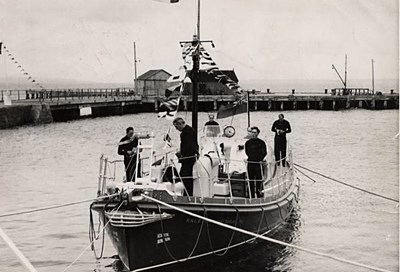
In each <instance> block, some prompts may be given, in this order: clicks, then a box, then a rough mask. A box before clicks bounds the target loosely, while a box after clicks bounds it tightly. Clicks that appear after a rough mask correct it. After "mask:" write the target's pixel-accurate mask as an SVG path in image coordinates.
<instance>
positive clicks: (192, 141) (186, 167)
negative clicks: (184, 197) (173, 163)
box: [172, 117, 199, 196]
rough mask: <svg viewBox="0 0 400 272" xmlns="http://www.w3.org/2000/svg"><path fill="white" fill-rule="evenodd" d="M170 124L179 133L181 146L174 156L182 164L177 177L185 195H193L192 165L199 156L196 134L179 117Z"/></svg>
mask: <svg viewBox="0 0 400 272" xmlns="http://www.w3.org/2000/svg"><path fill="white" fill-rule="evenodd" d="M172 124H173V125H174V126H175V128H176V129H177V130H179V131H180V132H181V146H180V150H179V152H177V153H176V155H177V156H178V158H179V162H180V163H181V164H182V166H181V170H180V172H179V175H180V177H181V179H182V181H183V184H184V185H185V188H186V191H187V194H188V195H189V196H191V195H193V165H194V163H195V162H196V158H197V156H198V155H199V151H198V150H199V145H198V143H197V137H196V133H195V131H194V130H193V128H192V127H190V126H188V125H187V124H186V123H185V120H183V119H182V118H181V117H178V118H176V119H175V120H174V121H173V122H172Z"/></svg>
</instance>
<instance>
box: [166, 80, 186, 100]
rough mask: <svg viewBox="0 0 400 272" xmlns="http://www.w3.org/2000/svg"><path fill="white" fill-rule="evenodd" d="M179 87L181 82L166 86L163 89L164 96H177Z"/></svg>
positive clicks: (179, 91) (179, 90)
mask: <svg viewBox="0 0 400 272" xmlns="http://www.w3.org/2000/svg"><path fill="white" fill-rule="evenodd" d="M181 87H182V83H181V84H179V85H174V86H171V87H169V88H167V89H166V90H165V97H167V98H169V97H171V98H172V97H176V96H179V95H180V94H181Z"/></svg>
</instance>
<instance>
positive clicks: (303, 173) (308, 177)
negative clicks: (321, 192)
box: [295, 167, 317, 183]
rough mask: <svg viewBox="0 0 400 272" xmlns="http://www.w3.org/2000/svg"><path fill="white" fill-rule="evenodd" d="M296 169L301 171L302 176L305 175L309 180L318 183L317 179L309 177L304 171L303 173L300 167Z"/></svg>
mask: <svg viewBox="0 0 400 272" xmlns="http://www.w3.org/2000/svg"><path fill="white" fill-rule="evenodd" d="M295 169H296V171H299V172H300V173H301V174H303V175H304V176H305V177H306V178H308V179H310V180H312V181H314V183H315V182H317V181H316V180H315V179H313V178H312V177H310V176H309V175H307V174H306V173H304V172H303V171H301V170H300V169H299V168H298V167H295Z"/></svg>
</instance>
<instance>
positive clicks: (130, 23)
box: [0, 0, 399, 86]
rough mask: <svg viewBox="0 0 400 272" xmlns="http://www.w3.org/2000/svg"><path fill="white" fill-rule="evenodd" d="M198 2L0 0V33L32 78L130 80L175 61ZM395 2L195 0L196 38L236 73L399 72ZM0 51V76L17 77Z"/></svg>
mask: <svg viewBox="0 0 400 272" xmlns="http://www.w3.org/2000/svg"><path fill="white" fill-rule="evenodd" d="M196 7H197V1H196V0H180V2H179V3H176V4H167V3H162V2H161V1H160V0H158V1H155V0H118V1H115V0H114V1H112V0H85V1H82V0H68V1H66V0H18V1H13V0H0V41H2V42H3V44H4V45H6V47H7V49H8V50H9V52H10V53H11V54H12V56H13V57H14V58H15V60H17V61H18V65H21V67H22V68H23V69H24V71H26V72H28V73H29V75H30V76H32V78H35V79H36V80H37V81H39V82H41V83H42V85H44V86H45V85H46V82H50V81H51V80H54V79H57V80H59V79H63V80H66V81H68V80H70V81H77V82H80V81H82V82H97V83H131V82H133V78H134V68H133V42H135V43H136V50H137V58H138V60H139V62H138V66H137V69H138V74H139V75H140V74H142V73H144V72H146V71H147V70H149V69H165V70H166V71H168V72H170V73H172V74H174V73H176V71H178V68H179V66H181V65H182V58H181V49H180V47H179V43H178V42H179V41H183V40H191V39H192V35H193V34H194V33H195V31H196V20H197V10H196ZM398 11H399V7H398V1H397V0H280V1H276V0H201V22H200V29H201V30H200V33H201V35H200V36H201V39H204V40H213V41H214V44H215V48H212V47H211V46H209V45H205V48H206V49H207V50H208V51H209V52H210V54H211V55H212V56H213V58H214V60H215V62H216V63H217V65H218V66H219V67H220V68H221V69H234V70H235V72H236V74H237V75H238V78H239V80H334V79H338V77H337V75H336V73H335V72H334V70H332V64H334V65H335V66H336V67H337V69H338V71H339V72H340V73H341V74H342V75H343V74H344V59H345V55H346V54H347V57H348V77H349V78H350V77H351V78H359V79H368V78H371V59H374V67H375V78H376V79H377V80H379V79H398V77H399V28H398V23H399V19H398V15H399V12H398ZM16 66H17V64H15V63H14V62H13V61H11V60H10V56H8V54H5V52H4V50H3V54H2V55H0V80H2V81H5V80H8V79H10V78H14V77H16V78H19V79H20V80H24V78H26V75H23V73H21V71H20V69H21V67H20V68H17V67H16Z"/></svg>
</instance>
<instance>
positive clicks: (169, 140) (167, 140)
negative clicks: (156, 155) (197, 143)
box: [164, 127, 172, 149]
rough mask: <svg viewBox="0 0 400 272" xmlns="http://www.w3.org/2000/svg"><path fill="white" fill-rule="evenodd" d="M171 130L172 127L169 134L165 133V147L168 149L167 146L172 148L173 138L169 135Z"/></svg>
mask: <svg viewBox="0 0 400 272" xmlns="http://www.w3.org/2000/svg"><path fill="white" fill-rule="evenodd" d="M170 131H171V127H169V128H168V131H167V134H165V136H164V142H165V145H164V149H166V148H167V147H169V148H171V147H172V138H171V136H169V133H170Z"/></svg>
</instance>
